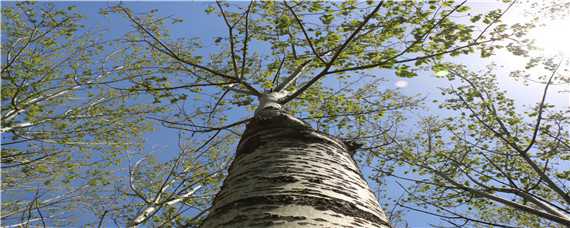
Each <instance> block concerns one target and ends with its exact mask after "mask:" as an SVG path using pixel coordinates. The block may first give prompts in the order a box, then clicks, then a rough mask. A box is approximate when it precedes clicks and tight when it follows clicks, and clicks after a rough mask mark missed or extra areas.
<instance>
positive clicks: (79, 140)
mask: <svg viewBox="0 0 570 228" xmlns="http://www.w3.org/2000/svg"><path fill="white" fill-rule="evenodd" d="M76 11H77V9H76V8H75V7H69V8H64V9H61V7H60V8H57V7H56V6H54V5H51V4H34V3H30V2H19V3H16V4H13V5H12V6H10V7H2V37H3V38H2V116H1V120H2V154H1V161H2V195H3V200H2V211H3V213H2V215H1V218H2V223H3V224H6V225H15V224H19V225H22V226H29V225H31V224H32V223H33V224H43V225H46V224H49V225H65V224H66V222H68V221H66V219H65V218H66V217H67V216H69V214H70V213H68V212H66V211H74V210H76V209H77V207H78V205H80V204H81V203H87V202H89V201H91V200H90V198H92V197H96V196H97V195H101V194H103V193H102V192H104V191H101V190H102V189H104V188H106V187H109V184H110V183H111V182H112V181H113V176H114V175H112V171H113V170H112V169H109V167H112V166H114V165H116V164H118V163H119V162H120V158H121V156H122V155H123V154H124V151H126V150H129V149H135V148H137V146H139V145H140V136H141V134H142V133H143V132H145V131H148V130H149V124H148V123H147V121H144V115H146V114H147V113H155V112H158V111H161V110H160V109H159V108H158V107H156V106H152V105H149V104H145V103H141V102H138V103H133V100H134V99H135V97H139V94H138V93H136V92H130V91H124V90H118V89H114V88H113V86H116V85H119V84H120V83H122V82H124V81H126V80H127V79H128V77H124V74H127V73H128V72H131V70H130V69H129V68H131V67H133V63H132V62H131V60H129V59H127V58H125V59H121V58H122V57H124V55H122V54H121V52H125V50H121V49H113V50H111V51H109V50H110V49H112V46H111V44H112V43H113V42H115V41H113V40H102V39H96V37H95V36H94V34H91V33H89V32H87V31H85V30H83V28H82V26H83V25H82V22H81V20H82V16H81V15H80V14H78V13H77V12H76ZM134 53H136V51H134ZM121 60H122V61H121ZM137 140H138V141H137ZM91 202H92V201H91ZM42 214H43V215H45V217H44V216H43V215H42ZM48 221H51V222H48Z"/></svg>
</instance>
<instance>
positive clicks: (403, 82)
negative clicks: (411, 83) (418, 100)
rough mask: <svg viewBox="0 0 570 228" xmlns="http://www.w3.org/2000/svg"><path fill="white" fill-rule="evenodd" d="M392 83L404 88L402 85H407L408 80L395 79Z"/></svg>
mask: <svg viewBox="0 0 570 228" xmlns="http://www.w3.org/2000/svg"><path fill="white" fill-rule="evenodd" d="M394 85H396V87H398V88H404V87H406V86H408V82H407V81H404V80H398V81H396V83H394Z"/></svg>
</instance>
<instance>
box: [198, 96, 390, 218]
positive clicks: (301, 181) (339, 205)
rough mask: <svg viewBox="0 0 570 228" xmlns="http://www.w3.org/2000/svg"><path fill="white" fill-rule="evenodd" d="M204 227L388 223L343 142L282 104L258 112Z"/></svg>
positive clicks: (242, 140) (248, 127)
mask: <svg viewBox="0 0 570 228" xmlns="http://www.w3.org/2000/svg"><path fill="white" fill-rule="evenodd" d="M228 172H229V174H228V177H227V178H226V180H225V181H224V185H223V187H222V189H221V190H220V192H219V193H218V194H217V195H216V197H215V199H214V202H213V206H212V209H211V210H210V214H209V216H208V218H207V219H206V221H205V222H204V223H203V225H202V227H206V228H210V227H355V228H357V227H389V224H388V220H387V218H386V216H385V215H384V212H383V211H382V209H381V208H380V205H379V204H378V201H377V199H376V198H375V196H374V194H373V193H372V191H371V190H370V188H369V187H368V185H367V183H366V181H365V180H364V178H363V177H362V175H361V174H360V170H359V169H358V167H357V165H356V163H355V161H354V160H353V159H352V151H351V149H350V148H349V146H347V145H346V144H345V143H343V142H342V141H340V140H338V139H336V138H334V137H332V136H329V135H326V134H324V133H320V132H317V131H315V130H313V129H311V128H310V127H309V126H308V125H307V124H305V123H303V122H302V121H301V120H299V119H297V118H295V117H293V116H291V115H288V114H286V113H284V112H283V111H281V110H280V109H277V108H273V107H268V108H265V109H262V110H260V111H259V112H257V113H256V115H255V117H254V118H253V119H252V121H251V122H250V123H249V124H248V125H247V128H246V131H245V132H244V134H243V136H242V138H241V141H240V143H239V145H238V149H237V153H236V158H235V160H234V161H233V163H232V165H231V166H230V168H229V171H228Z"/></svg>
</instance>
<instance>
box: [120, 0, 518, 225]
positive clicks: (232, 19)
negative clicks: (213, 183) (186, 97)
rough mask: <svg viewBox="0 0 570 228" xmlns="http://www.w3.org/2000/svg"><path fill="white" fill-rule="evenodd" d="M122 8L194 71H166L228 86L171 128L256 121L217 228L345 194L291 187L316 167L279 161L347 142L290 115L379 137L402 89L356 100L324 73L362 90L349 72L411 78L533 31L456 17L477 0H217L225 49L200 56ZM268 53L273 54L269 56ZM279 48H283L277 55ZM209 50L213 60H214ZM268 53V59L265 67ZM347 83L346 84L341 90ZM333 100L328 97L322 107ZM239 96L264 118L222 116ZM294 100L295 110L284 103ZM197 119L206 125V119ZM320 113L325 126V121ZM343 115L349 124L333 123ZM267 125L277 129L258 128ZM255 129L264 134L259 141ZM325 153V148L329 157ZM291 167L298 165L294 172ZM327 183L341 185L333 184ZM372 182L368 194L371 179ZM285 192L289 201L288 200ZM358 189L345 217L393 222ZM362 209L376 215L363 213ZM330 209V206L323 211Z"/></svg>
mask: <svg viewBox="0 0 570 228" xmlns="http://www.w3.org/2000/svg"><path fill="white" fill-rule="evenodd" d="M509 7H510V6H509ZM507 9H508V8H507ZM112 10H113V11H114V12H119V13H122V14H124V15H125V16H126V17H127V18H128V19H129V20H130V21H131V22H133V24H134V26H135V28H136V29H138V31H139V34H138V35H137V36H138V37H137V38H136V39H133V40H132V42H133V43H137V44H140V43H142V44H145V45H148V47H149V50H150V51H151V52H153V53H156V55H157V56H159V58H160V60H161V61H162V63H163V64H164V65H163V66H164V67H165V68H168V69H169V70H172V71H173V72H179V73H185V74H188V75H190V76H191V77H188V78H184V79H180V78H167V79H165V81H168V80H184V81H185V82H183V81H177V84H180V85H182V86H183V85H184V84H186V83H189V84H198V83H203V84H207V85H212V86H217V87H218V88H221V90H214V91H215V92H210V93H208V94H211V95H210V96H212V97H215V98H214V99H213V101H215V102H214V105H208V106H206V108H207V110H208V111H204V110H202V109H200V110H199V111H197V112H195V113H192V114H188V113H186V110H184V111H183V112H181V113H180V114H177V116H174V117H171V118H168V119H161V120H160V121H162V122H163V123H164V124H165V125H168V126H170V127H175V128H179V129H186V130H189V131H194V132H197V131H212V130H231V129H233V128H235V127H237V126H238V125H241V124H244V123H248V122H249V125H248V127H247V128H246V131H245V133H244V135H242V136H241V143H240V144H239V146H238V152H237V154H236V159H235V160H234V162H233V163H232V166H231V167H230V170H229V174H228V175H229V176H228V178H227V179H226V181H225V184H224V186H223V187H222V191H221V192H220V193H219V194H218V195H217V198H216V199H215V200H214V204H213V207H212V208H211V209H210V215H209V216H210V219H207V220H206V222H205V225H206V226H214V227H218V226H232V225H233V226H236V225H247V224H249V225H252V224H253V223H255V222H254V221H258V222H259V221H260V219H261V220H263V222H266V223H264V224H275V223H276V222H277V221H282V220H286V221H288V222H290V223H292V224H294V223H296V222H301V223H303V222H305V221H304V220H305V219H306V218H305V217H299V214H296V213H301V214H302V213H304V212H303V211H300V212H292V211H291V210H290V209H288V208H294V207H296V206H299V205H302V206H305V208H304V209H305V210H306V211H305V213H307V214H310V213H312V212H309V211H311V210H312V209H310V208H311V207H309V206H312V207H313V208H316V209H318V208H322V207H323V206H324V205H328V204H327V202H331V201H337V200H341V199H340V198H336V197H335V196H334V194H332V193H327V194H321V195H319V197H317V198H318V200H316V199H315V200H313V202H316V203H309V202H311V200H309V199H308V198H310V196H311V193H305V194H304V195H303V194H301V192H295V191H288V187H291V186H295V185H296V184H299V185H301V186H303V187H305V188H306V189H307V192H311V191H312V192H319V190H318V189H319V186H318V185H316V184H312V185H311V184H308V182H310V181H309V179H311V177H310V176H303V175H302V174H298V175H297V174H293V175H291V174H290V173H291V172H292V173H296V172H299V173H310V172H308V169H309V168H310V167H309V166H305V167H297V169H294V170H289V169H283V168H282V166H280V165H279V163H285V164H303V162H306V160H310V158H309V157H306V156H309V155H304V156H305V157H302V156H298V157H294V158H293V157H292V156H293V155H294V154H295V152H294V151H296V150H300V149H299V148H297V147H307V146H308V145H309V144H308V142H305V141H309V142H311V143H315V142H313V141H311V140H313V138H319V139H320V140H321V141H320V142H321V143H323V142H326V143H325V144H326V145H329V146H330V144H331V143H333V144H334V142H336V141H335V139H334V138H331V137H330V136H326V135H325V136H320V137H317V136H314V135H320V134H322V133H319V132H318V131H313V130H310V128H309V127H307V126H308V125H307V124H304V123H302V122H301V121H299V120H298V119H297V118H295V117H292V116H291V115H290V114H286V113H285V112H287V111H285V110H288V111H289V112H291V113H292V114H295V113H306V114H308V116H307V118H309V119H317V120H318V121H317V123H315V124H314V125H316V126H322V125H324V129H323V130H324V131H326V132H334V133H343V132H346V133H347V135H346V136H348V134H351V135H352V136H353V137H352V138H357V139H366V138H372V135H375V134H376V135H378V134H377V132H374V133H373V134H366V133H365V131H363V129H364V127H365V125H366V122H367V119H368V120H370V121H372V120H379V119H380V118H381V117H382V114H383V113H384V112H385V111H386V109H383V108H382V107H380V108H379V107H378V106H382V104H389V103H384V101H386V100H394V99H390V98H389V94H393V93H381V92H380V93H379V92H378V91H375V90H371V89H370V87H368V88H366V87H362V88H360V89H358V90H357V92H355V95H356V94H358V95H356V97H355V98H356V99H355V98H348V96H345V95H344V94H342V93H338V92H333V90H331V89H330V87H329V86H327V85H324V84H323V80H324V79H323V78H325V77H326V76H329V77H332V76H333V75H334V76H336V77H335V80H338V81H340V82H341V83H345V84H349V83H352V85H348V86H346V87H352V88H350V90H354V87H356V86H355V85H354V84H355V82H350V81H348V79H355V78H358V77H357V76H355V75H353V74H351V72H363V71H364V70H368V69H372V68H380V69H384V70H394V71H395V73H396V74H397V75H398V76H401V77H414V76H415V75H416V73H415V71H416V70H417V68H415V67H414V66H412V65H409V64H411V63H414V65H415V66H422V65H430V64H435V63H438V62H439V61H441V60H442V58H443V56H445V55H446V54H451V55H452V56H454V55H458V54H461V53H472V52H474V51H475V50H476V48H480V50H481V55H482V56H483V57H486V56H489V54H490V53H492V52H493V49H495V48H499V47H500V46H499V44H502V43H500V41H502V40H503V39H504V38H505V37H509V38H511V34H514V33H524V31H525V30H526V29H527V28H528V27H526V26H515V27H512V28H509V27H507V26H505V25H500V26H497V27H493V26H495V25H497V24H498V23H499V22H500V18H501V16H502V15H503V14H504V11H501V10H494V11H492V12H490V13H488V14H486V15H475V16H473V17H472V19H471V21H472V22H471V23H477V22H479V23H482V24H483V25H484V26H483V29H482V30H481V31H479V32H476V31H475V30H474V28H475V27H474V26H473V25H463V24H458V23H457V22H455V21H453V20H451V19H450V15H455V14H462V15H467V11H468V10H469V7H467V6H465V2H463V3H459V4H452V3H450V2H445V3H442V4H438V3H437V2H425V3H413V2H401V3H394V2H389V1H387V2H384V1H382V2H366V3H365V2H362V3H358V2H351V1H349V2H343V3H324V2H312V3H308V2H299V3H287V2H260V3H256V2H251V3H249V4H229V3H225V2H217V3H216V4H215V6H212V7H210V8H208V9H207V10H206V12H207V13H216V14H217V16H219V17H220V18H221V19H223V23H224V24H225V25H226V29H227V30H226V31H227V36H225V37H214V42H213V43H214V44H215V45H218V46H222V45H223V46H222V47H221V49H220V50H219V51H217V52H214V51H212V50H209V54H208V56H206V57H203V56H200V55H197V54H194V53H196V52H197V51H195V50H193V48H199V46H198V45H197V43H195V42H193V43H192V45H193V46H190V47H187V46H186V45H187V43H188V42H187V41H184V40H177V41H169V40H168V39H166V38H163V37H161V36H162V34H163V33H162V32H161V26H160V24H155V23H154V21H158V20H156V19H153V18H152V17H151V16H152V15H151V16H149V15H146V16H142V17H141V16H137V15H136V14H135V13H133V12H132V11H130V10H129V9H127V8H124V7H115V8H113V9H112ZM481 19H483V20H481ZM407 33H411V34H412V35H413V37H410V36H406V34H407ZM452 40H455V41H452ZM515 40H516V39H515ZM516 41H517V42H518V43H514V44H511V46H510V47H512V50H513V51H516V48H517V47H518V46H517V45H524V42H520V41H518V40H516ZM255 42H258V43H262V44H258V46H256V47H254V46H253V45H252V43H255ZM260 46H262V47H263V48H260ZM264 52H265V53H269V54H263V53H264ZM275 56H281V57H280V58H275ZM206 58H209V60H205V59H206ZM263 62H269V63H265V64H263ZM304 75H312V76H309V77H306V76H304ZM347 81H348V82H347ZM148 87H150V88H161V89H163V88H164V90H166V91H174V89H175V88H168V87H164V86H161V85H152V86H150V85H149V86H148ZM327 87H328V88H327ZM345 89H346V88H345ZM367 89H368V90H367ZM339 91H341V92H344V91H342V89H341V90H339ZM228 94H229V95H233V98H232V99H231V100H228V99H227V98H226V96H227V95H228ZM252 98H253V99H252ZM366 98H369V99H366ZM255 99H257V102H255ZM327 99H334V100H335V101H338V102H336V103H333V102H330V101H328V100H327ZM396 100H399V99H396ZM323 103H324V104H325V105H324V106H320V105H319V104H323ZM228 104H229V105H230V107H231V104H233V105H237V107H245V108H246V109H247V110H256V112H255V115H254V117H253V118H251V117H248V116H246V117H245V118H243V119H241V120H237V121H236V122H234V123H231V124H225V125H224V124H218V125H215V123H213V122H214V121H213V119H216V118H215V117H216V116H219V115H220V113H222V112H223V111H220V112H218V111H217V110H227V109H228V108H227V106H228ZM254 105H255V106H257V107H255V106H254ZM284 105H287V107H286V108H284V107H283V106H284ZM224 106H226V107H225V108H224ZM388 106H389V105H388ZM317 107H319V108H317ZM233 109H235V108H233ZM197 120H199V121H201V122H202V123H201V124H199V123H197V122H198V121H197ZM321 121H322V122H325V124H320V122H321ZM334 124H338V125H337V126H334ZM263 125H269V126H268V127H267V128H264V127H259V126H263ZM273 128H274V129H273ZM277 129H282V130H283V133H281V134H280V133H279V132H276V131H277ZM289 132H291V133H289ZM348 132H350V133H348ZM250 134H251V135H252V136H251V137H253V138H249V137H250V136H249V135H250ZM258 134H261V135H263V134H268V135H267V136H266V137H267V138H270V139H264V140H266V141H265V143H267V142H275V144H277V143H279V144H277V145H279V146H275V148H274V147H271V146H267V147H264V146H262V145H265V144H264V143H261V144H262V145H259V144H260V142H258V141H259V140H261V141H262V142H263V141H264V140H262V139H257V137H258V136H256V135H258ZM273 134H275V135H273ZM291 135H296V136H295V137H297V138H298V139H296V140H297V141H288V140H291V138H292V137H293V136H291ZM339 135H340V134H339ZM293 138H294V137H293ZM250 140H251V141H250ZM281 142H282V143H283V144H281ZM337 143H338V142H337ZM250 144H253V145H250ZM271 144H272V143H269V145H271ZM338 144H339V146H338V147H339V148H344V149H343V150H345V151H348V149H346V145H342V143H338ZM370 144H372V145H371V146H373V145H375V144H374V143H370ZM311 145H312V144H311ZM323 147H326V146H323ZM269 148H272V149H274V150H275V151H280V152H282V153H284V154H288V156H291V157H287V158H284V159H282V160H280V159H278V157H274V158H270V157H265V156H264V153H269V152H270V149H269ZM324 150H325V149H323V150H317V151H318V152H320V153H322V154H324V153H325V151H324ZM292 151H293V152H292ZM303 151H304V152H305V153H303V154H308V151H309V150H308V149H307V150H303ZM346 154H347V153H346V152H345V153H344V155H337V156H338V157H335V158H334V159H341V160H342V159H346ZM296 155H299V154H296ZM343 156H344V158H343ZM252 157H254V158H256V159H258V160H256V159H253V158H252ZM250 159H253V160H250ZM334 159H333V160H334ZM253 161H256V162H260V163H262V164H266V165H267V167H265V168H266V170H267V172H268V173H271V174H267V173H265V171H264V173H263V174H266V175H268V176H263V175H262V174H259V175H261V176H259V178H253V177H252V178H249V179H248V178H246V177H243V176H241V175H245V174H243V173H248V172H251V175H254V174H255V173H256V172H254V171H248V170H249V169H251V170H255V171H257V173H259V172H262V171H261V170H260V169H259V167H257V166H253V165H248V164H252V162H253ZM319 162H320V163H318V162H317V163H318V164H319V165H324V164H323V161H319ZM292 166H293V165H292ZM319 167H320V171H318V172H315V173H317V174H318V173H326V172H325V171H324V170H326V167H322V166H319ZM280 168H281V169H280ZM344 169H349V170H351V169H352V170H353V168H346V167H344ZM287 171H288V172H289V174H287V173H286V172H287ZM315 173H313V174H312V175H315ZM246 176H247V175H246ZM254 177H257V176H254ZM241 178H244V179H241ZM274 178H275V179H274ZM355 178H357V177H355ZM357 179H358V178H357ZM357 179H353V181H357ZM338 180H343V179H342V178H339V179H338ZM338 180H337V181H338ZM306 181H307V182H306ZM236 182H238V183H236ZM250 183H255V184H250ZM268 183H273V185H265V184H268ZM257 185H259V186H265V187H267V188H268V189H270V190H267V191H263V190H262V189H260V188H256V187H255V186H257ZM248 186H249V187H248ZM270 186H271V187H270ZM320 187H322V186H320ZM250 188H252V189H257V190H259V192H258V193H259V195H256V194H255V193H250V191H249V190H251V189H250ZM325 188H327V189H330V186H328V187H325ZM362 189H364V190H363V191H367V190H366V187H364V188H362ZM344 193H345V194H346V192H344ZM341 194H342V193H341ZM283 197H285V198H286V199H282V198H283ZM296 197H298V198H299V200H300V201H299V202H297V201H295V200H294V199H296ZM351 197H354V198H350V197H349V198H350V200H349V199H345V200H344V201H343V202H346V203H343V204H342V205H337V206H338V207H334V206H331V208H333V210H334V211H335V212H339V213H341V214H344V216H346V217H347V220H346V221H344V222H348V223H350V221H352V219H354V220H357V218H361V219H362V218H363V217H362V216H361V217H358V216H356V215H357V214H359V213H360V212H362V211H375V212H374V213H373V216H364V217H366V218H367V219H365V220H367V221H366V222H367V223H368V224H374V225H373V226H384V225H387V221H386V219H385V218H384V216H383V215H382V212H381V210H380V209H379V207H378V205H366V206H362V205H360V206H356V204H355V203H354V202H357V201H358V200H355V199H360V200H363V199H373V197H369V196H366V197H365V196H351ZM358 197H365V198H358ZM305 198H307V199H305ZM261 199H263V200H261ZM351 200H353V201H351ZM301 201H302V202H301ZM365 201H366V200H365ZM263 205H266V206H267V205H273V206H268V208H265V209H269V208H272V209H273V210H271V213H269V214H266V215H265V217H263V216H264V215H263V214H260V211H259V209H255V208H257V207H262V206H263ZM346 205H354V206H348V208H351V210H349V209H346V208H342V206H346ZM248 208H249V209H251V210H249V211H250V213H246V212H240V211H247V210H246V209H248ZM345 209H346V210H345ZM266 211H267V210H266ZM281 213H282V214H281ZM288 213H291V214H288ZM362 214H366V213H360V215H362ZM212 216H213V217H212ZM260 216H261V217H260ZM320 216H323V215H322V214H320ZM222 217H223V218H224V220H222ZM317 221H318V219H317ZM252 222H253V223H252ZM323 222H324V221H323ZM329 225H330V224H329Z"/></svg>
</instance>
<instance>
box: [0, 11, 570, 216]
mask: <svg viewBox="0 0 570 228" xmlns="http://www.w3.org/2000/svg"><path fill="white" fill-rule="evenodd" d="M2 4H8V5H10V4H13V2H2ZM116 4H117V3H116V2H58V3H56V6H58V7H67V6H68V5H76V6H78V10H79V11H80V12H81V13H82V14H84V15H85V16H86V17H85V19H84V21H83V22H84V24H85V25H86V26H87V27H88V28H92V29H95V28H105V29H106V32H105V34H104V37H106V38H115V37H118V36H121V35H122V34H123V33H124V32H125V31H128V30H132V27H131V23H130V22H128V21H127V20H126V19H125V18H124V17H121V16H118V15H110V16H106V17H103V16H101V15H99V14H98V12H99V9H101V8H104V7H109V6H113V5H116ZM122 4H124V5H125V6H126V7H128V8H130V9H132V10H133V11H134V12H146V11H148V10H150V9H158V12H159V15H162V16H168V15H173V16H175V17H179V18H182V19H184V22H183V23H178V24H174V25H170V24H168V26H169V27H168V28H169V29H170V30H171V32H172V36H173V37H200V38H201V39H202V41H203V44H204V47H205V49H204V50H202V51H203V52H204V54H205V53H206V52H207V48H208V47H209V46H211V45H212V42H213V40H214V37H216V36H225V35H226V34H225V33H226V31H225V26H224V24H223V20H222V19H221V18H219V17H216V16H214V15H206V14H205V13H204V10H205V8H206V7H207V6H208V5H210V4H212V3H211V2H123V3H122ZM471 5H472V6H473V7H474V8H475V11H481V10H485V9H487V8H490V7H493V6H495V5H494V4H492V3H488V2H481V1H479V2H477V1H476V2H475V3H472V4H471ZM507 16H509V15H507ZM514 16H516V15H513V17H514ZM492 60H493V61H496V62H497V63H498V64H499V65H506V66H507V68H514V66H516V65H520V62H522V61H517V60H514V58H513V57H510V56H507V54H500V55H498V56H496V58H493V59H492ZM455 61H456V62H461V63H465V64H467V65H470V66H472V67H474V68H481V69H482V67H483V66H484V65H485V64H488V63H490V60H485V61H482V60H480V59H479V58H478V57H477V56H465V57H461V58H459V59H456V60H455ZM517 67H520V66H517ZM506 72H507V70H505V73H506ZM377 74H378V75H380V76H382V77H385V78H386V80H387V84H386V85H385V88H390V89H396V88H397V86H396V83H397V82H398V81H400V83H398V84H400V85H402V82H401V81H405V82H406V83H407V85H406V86H402V87H401V88H398V89H399V90H400V91H401V92H402V93H403V94H406V95H416V94H422V95H423V96H426V97H428V99H427V100H428V101H431V100H432V99H439V98H441V95H440V92H439V89H438V88H440V87H448V86H449V85H450V83H449V82H448V81H446V80H444V79H436V78H435V77H433V75H431V73H429V72H423V74H420V75H419V76H418V77H416V78H412V79H405V80H404V79H401V78H397V77H396V76H395V75H393V74H392V73H389V72H377ZM500 84H501V86H502V87H503V88H504V89H506V90H508V94H510V95H511V97H512V98H514V99H515V100H516V101H519V102H520V103H522V104H527V105H531V104H534V103H535V102H537V101H538V99H539V97H538V96H537V94H539V93H540V92H541V90H542V86H539V85H534V84H531V85H530V86H526V87H525V86H522V85H521V84H520V83H518V82H515V81H513V80H512V79H509V78H508V77H501V80H500ZM562 89H564V88H558V90H562ZM549 101H550V103H553V104H555V105H557V106H559V107H561V108H562V109H564V108H568V106H569V105H570V99H569V98H568V94H567V93H566V94H564V93H557V92H556V91H555V92H552V93H550V97H549ZM429 103H430V102H427V104H428V110H429V111H428V112H427V113H428V114H431V115H442V114H444V112H442V111H441V110H437V109H436V108H435V107H433V106H430V105H429ZM245 115H247V113H245V112H244V113H236V116H245ZM410 115H412V116H416V117H420V116H425V113H421V114H420V113H412V114H410ZM236 116H233V117H232V118H234V119H239V117H236ZM146 140H147V141H146V147H147V149H149V150H155V149H157V150H159V151H160V153H162V154H163V155H162V156H164V158H165V159H166V158H168V157H173V156H174V155H175V154H176V152H177V151H178V148H177V147H176V145H177V140H178V132H177V131H176V130H173V129H167V128H159V130H158V131H157V132H154V133H150V134H148V135H147V137H146ZM366 174H367V172H365V176H366ZM388 188H389V190H391V189H393V190H394V192H393V193H394V195H393V196H395V197H397V196H398V195H399V194H398V193H399V192H400V191H401V190H400V189H399V187H397V186H396V185H394V184H389V185H388ZM406 220H407V221H408V223H409V224H410V226H411V227H427V226H428V224H437V223H438V220H437V218H434V217H431V216H428V215H425V214H420V213H413V212H410V213H409V214H408V217H407V218H406Z"/></svg>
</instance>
